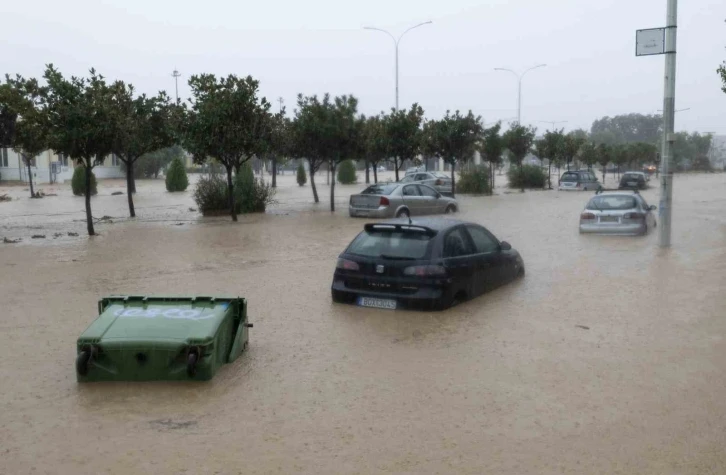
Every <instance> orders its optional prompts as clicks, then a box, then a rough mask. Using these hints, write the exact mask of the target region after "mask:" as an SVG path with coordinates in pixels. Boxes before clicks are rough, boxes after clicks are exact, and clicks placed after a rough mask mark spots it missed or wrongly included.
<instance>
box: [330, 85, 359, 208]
mask: <svg viewBox="0 0 726 475" xmlns="http://www.w3.org/2000/svg"><path fill="white" fill-rule="evenodd" d="M357 113H358V99H356V98H355V97H354V96H346V95H343V96H340V97H336V98H335V106H334V108H333V114H332V116H329V117H331V118H332V120H333V122H332V123H329V124H328V127H327V128H328V130H330V131H331V132H332V134H331V135H330V137H329V139H328V140H329V143H328V152H327V155H328V163H329V169H330V173H331V180H330V211H331V212H333V211H335V170H336V168H337V166H338V165H339V164H340V163H341V162H343V161H344V160H346V159H350V158H359V157H360V156H361V155H362V145H363V144H362V132H363V124H364V122H363V121H364V119H363V118H358V117H356V114H357Z"/></svg>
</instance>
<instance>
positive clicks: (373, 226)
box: [363, 223, 438, 236]
mask: <svg viewBox="0 0 726 475" xmlns="http://www.w3.org/2000/svg"><path fill="white" fill-rule="evenodd" d="M363 229H365V230H366V231H367V232H371V231H385V230H393V231H397V232H419V233H424V234H428V235H429V236H435V235H436V233H437V232H438V231H436V230H435V229H431V228H429V227H427V226H419V225H418V224H397V223H367V224H366V225H365V226H363Z"/></svg>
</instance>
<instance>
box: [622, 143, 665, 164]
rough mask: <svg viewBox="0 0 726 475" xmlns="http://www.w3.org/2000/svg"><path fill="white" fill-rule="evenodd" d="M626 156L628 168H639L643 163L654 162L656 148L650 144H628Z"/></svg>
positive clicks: (656, 152)
mask: <svg viewBox="0 0 726 475" xmlns="http://www.w3.org/2000/svg"><path fill="white" fill-rule="evenodd" d="M626 154H627V163H628V166H629V167H630V168H641V167H642V166H643V164H644V163H650V162H653V161H655V160H656V155H657V154H658V147H656V146H655V145H654V144H650V143H645V142H635V143H631V144H628V146H627V148H626Z"/></svg>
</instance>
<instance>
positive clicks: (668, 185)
mask: <svg viewBox="0 0 726 475" xmlns="http://www.w3.org/2000/svg"><path fill="white" fill-rule="evenodd" d="M667 2H668V8H667V12H666V33H665V35H666V37H665V51H666V52H665V55H666V57H665V81H664V83H665V84H664V88H663V153H662V154H661V158H660V168H661V170H660V172H661V175H660V208H659V214H660V223H659V224H660V226H658V228H659V229H660V231H659V234H658V245H659V246H660V247H663V248H666V247H670V245H671V215H672V211H673V210H672V205H673V171H672V170H671V166H672V158H673V141H674V140H675V135H674V134H673V130H674V121H675V102H676V32H677V23H678V22H677V19H678V0H667Z"/></svg>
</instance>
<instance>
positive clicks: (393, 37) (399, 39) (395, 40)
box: [363, 21, 433, 110]
mask: <svg viewBox="0 0 726 475" xmlns="http://www.w3.org/2000/svg"><path fill="white" fill-rule="evenodd" d="M431 23H433V22H432V21H425V22H423V23H419V24H418V25H414V26H412V27H410V28H408V29H407V30H406V31H404V32H403V33H401V36H399V37H398V39H396V37H395V36H393V35H392V34H391V32H389V31H388V30H383V29H381V28H375V27H372V26H364V27H363V29H364V30H375V31H381V32H383V33H385V34H387V35H388V36H390V37H391V39H392V40H393V46H394V48H395V51H396V110H398V44H399V43H400V42H401V38H403V35H405V34H406V33H408V32H409V31H411V30H413V29H414V28H418V27H419V26H424V25H428V24H431Z"/></svg>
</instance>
